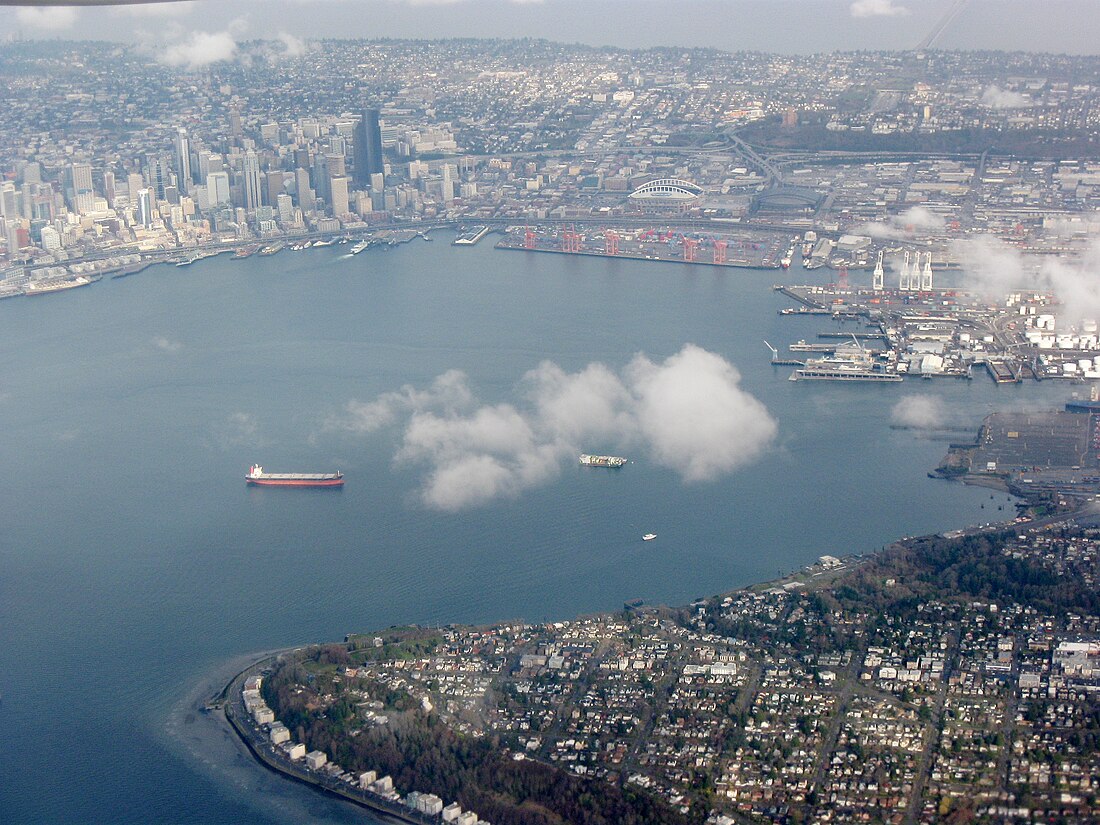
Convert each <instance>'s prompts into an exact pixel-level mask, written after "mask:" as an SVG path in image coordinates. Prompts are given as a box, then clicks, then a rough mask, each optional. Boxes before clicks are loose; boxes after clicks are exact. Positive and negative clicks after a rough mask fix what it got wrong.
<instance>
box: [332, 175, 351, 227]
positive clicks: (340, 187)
mask: <svg viewBox="0 0 1100 825" xmlns="http://www.w3.org/2000/svg"><path fill="white" fill-rule="evenodd" d="M329 198H330V203H331V204H332V214H333V215H335V216H336V217H340V216H341V215H346V214H347V213H348V211H349V210H350V206H349V203H348V179H347V177H346V176H344V175H337V176H336V177H333V178H330V179H329Z"/></svg>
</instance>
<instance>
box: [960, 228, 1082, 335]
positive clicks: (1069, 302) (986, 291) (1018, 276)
mask: <svg viewBox="0 0 1100 825" xmlns="http://www.w3.org/2000/svg"><path fill="white" fill-rule="evenodd" d="M953 252H954V254H955V255H956V257H957V258H958V259H959V261H960V263H961V264H962V268H963V272H964V275H965V278H966V285H967V287H968V288H970V289H972V290H974V291H975V292H977V293H978V294H979V295H981V296H982V297H983V298H985V299H986V300H989V301H1001V300H1003V299H1004V297H1005V296H1006V295H1007V294H1008V293H1009V292H1013V291H1017V290H1021V289H1022V290H1028V291H1038V292H1049V293H1052V294H1053V295H1054V296H1055V297H1056V298H1057V299H1058V302H1059V305H1058V306H1057V307H1055V308H1054V309H1055V311H1056V314H1058V315H1059V317H1060V318H1062V319H1064V320H1065V321H1066V322H1068V323H1070V324H1076V323H1078V322H1079V321H1081V320H1084V319H1100V240H1094V241H1092V242H1090V243H1089V244H1088V245H1087V246H1085V247H1084V248H1083V249H1082V252H1081V254H1080V255H1079V256H1078V257H1076V258H1049V257H1044V258H1043V259H1041V260H1039V259H1036V258H1035V257H1034V256H1032V257H1030V258H1025V257H1024V255H1023V253H1021V252H1019V251H1018V250H1016V249H1013V248H1012V247H1010V246H1009V245H1008V244H1006V243H1004V242H1003V241H1000V240H998V239H996V238H993V237H990V236H988V235H981V236H978V237H976V238H968V239H965V240H961V241H959V242H957V245H956V246H955V248H954V250H953Z"/></svg>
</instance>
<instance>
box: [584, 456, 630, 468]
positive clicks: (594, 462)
mask: <svg viewBox="0 0 1100 825" xmlns="http://www.w3.org/2000/svg"><path fill="white" fill-rule="evenodd" d="M624 464H626V459H625V458H622V457H620V456H617V455H587V454H582V455H581V465H582V466H584V467H622V466H623V465H624Z"/></svg>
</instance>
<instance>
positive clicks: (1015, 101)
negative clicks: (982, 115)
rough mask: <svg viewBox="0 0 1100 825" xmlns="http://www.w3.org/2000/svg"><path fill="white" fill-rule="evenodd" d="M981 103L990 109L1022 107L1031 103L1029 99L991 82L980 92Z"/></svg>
mask: <svg viewBox="0 0 1100 825" xmlns="http://www.w3.org/2000/svg"><path fill="white" fill-rule="evenodd" d="M982 105H983V106H988V107H989V108H991V109H1022V108H1025V107H1027V106H1030V105H1031V99H1030V98H1028V97H1027V96H1026V95H1022V94H1020V93H1019V92H1012V91H1009V90H1008V89H1002V88H1001V87H1000V86H997V85H996V84H993V85H991V86H987V87H986V89H985V91H984V92H982Z"/></svg>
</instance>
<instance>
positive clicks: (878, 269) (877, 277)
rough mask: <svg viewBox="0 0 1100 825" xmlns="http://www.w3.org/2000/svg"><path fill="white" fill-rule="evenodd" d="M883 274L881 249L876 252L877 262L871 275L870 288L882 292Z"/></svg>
mask: <svg viewBox="0 0 1100 825" xmlns="http://www.w3.org/2000/svg"><path fill="white" fill-rule="evenodd" d="M884 277H885V274H884V273H883V271H882V251H881V250H880V251H879V253H878V262H877V263H876V264H875V273H874V275H872V276H871V289H873V290H874V291H875V292H882V286H883V279H884Z"/></svg>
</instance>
